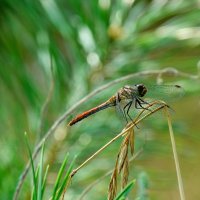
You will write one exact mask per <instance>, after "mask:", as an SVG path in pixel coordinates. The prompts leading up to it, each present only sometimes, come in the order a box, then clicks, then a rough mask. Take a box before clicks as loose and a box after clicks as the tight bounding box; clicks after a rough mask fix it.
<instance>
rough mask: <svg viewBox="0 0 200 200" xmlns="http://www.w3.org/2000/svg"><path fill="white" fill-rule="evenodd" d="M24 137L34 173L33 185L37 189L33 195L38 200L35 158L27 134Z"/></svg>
mask: <svg viewBox="0 0 200 200" xmlns="http://www.w3.org/2000/svg"><path fill="white" fill-rule="evenodd" d="M24 135H25V142H26V145H27V148H28V153H29V157H30V162H31V169H32V173H33V184H34V188H35V192H34V193H33V199H34V200H36V199H37V176H36V173H35V168H34V162H33V158H32V153H31V148H30V145H29V142H28V137H27V133H26V132H25V134H24Z"/></svg>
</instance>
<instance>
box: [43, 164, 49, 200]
mask: <svg viewBox="0 0 200 200" xmlns="http://www.w3.org/2000/svg"><path fill="white" fill-rule="evenodd" d="M48 171H49V165H47V167H46V170H45V174H44V178H43V183H42V198H43V195H44V191H45V186H46V180H47V174H48Z"/></svg>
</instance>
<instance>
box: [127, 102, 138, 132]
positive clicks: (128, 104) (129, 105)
mask: <svg viewBox="0 0 200 200" xmlns="http://www.w3.org/2000/svg"><path fill="white" fill-rule="evenodd" d="M132 104H133V100H132V101H130V102H129V103H127V104H126V105H125V106H124V112H125V109H126V107H128V108H127V111H126V114H127V115H128V117H129V119H130V120H131V122H132V123H134V124H135V122H134V121H133V119H132V118H131V116H130V115H129V110H130V108H131V106H132ZM135 126H136V127H137V128H138V126H137V125H136V124H135Z"/></svg>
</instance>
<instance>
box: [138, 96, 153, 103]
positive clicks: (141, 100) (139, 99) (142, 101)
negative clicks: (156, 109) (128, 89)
mask: <svg viewBox="0 0 200 200" xmlns="http://www.w3.org/2000/svg"><path fill="white" fill-rule="evenodd" d="M137 100H138V101H139V102H140V104H148V105H150V103H148V102H147V101H144V100H143V99H141V98H139V97H138V98H137Z"/></svg>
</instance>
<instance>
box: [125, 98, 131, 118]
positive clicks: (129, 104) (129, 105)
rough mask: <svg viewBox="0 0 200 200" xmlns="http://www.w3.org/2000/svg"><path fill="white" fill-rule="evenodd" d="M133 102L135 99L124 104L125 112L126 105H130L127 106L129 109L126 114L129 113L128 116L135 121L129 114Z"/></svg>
mask: <svg viewBox="0 0 200 200" xmlns="http://www.w3.org/2000/svg"><path fill="white" fill-rule="evenodd" d="M132 104H133V101H130V102H129V103H127V104H126V105H125V106H124V112H125V109H126V107H128V108H127V111H126V114H127V115H128V117H129V119H130V120H131V121H133V119H132V118H131V116H130V115H129V110H130V107H131V106H132Z"/></svg>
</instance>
